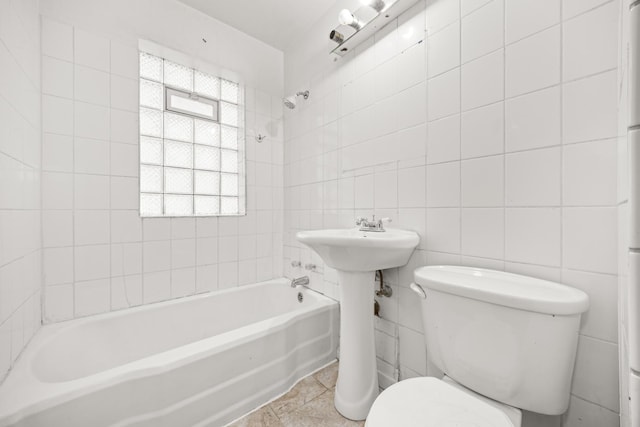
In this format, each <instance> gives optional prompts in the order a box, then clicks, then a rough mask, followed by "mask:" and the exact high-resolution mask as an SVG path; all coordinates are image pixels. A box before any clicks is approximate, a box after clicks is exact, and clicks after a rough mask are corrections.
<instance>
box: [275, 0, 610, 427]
mask: <svg viewBox="0 0 640 427" xmlns="http://www.w3.org/2000/svg"><path fill="white" fill-rule="evenodd" d="M619 7H620V2H619V0H615V1H611V0H610V1H589V2H575V1H569V0H553V1H549V2H546V3H545V5H544V7H541V5H540V4H539V2H535V1H532V0H508V1H502V0H476V1H473V0H467V1H462V2H459V1H457V0H425V1H420V2H418V6H416V7H415V8H413V9H412V11H409V12H407V13H406V14H405V15H404V16H402V17H401V18H399V21H398V22H400V21H402V22H416V21H417V20H419V19H422V18H423V17H424V23H425V28H426V35H425V37H424V40H423V42H422V43H417V41H418V40H416V43H417V44H414V45H413V46H405V47H403V48H400V47H398V46H397V45H396V44H394V43H395V42H394V41H393V40H396V39H397V38H396V37H395V36H394V35H393V33H394V31H395V32H399V31H400V29H399V28H400V27H398V24H396V23H395V22H392V23H391V24H390V25H389V26H388V27H386V28H385V29H384V30H383V31H382V32H380V33H379V34H378V35H376V36H374V37H372V38H371V39H370V40H368V41H367V42H365V43H363V44H362V45H360V46H358V48H357V49H356V51H355V52H351V53H350V54H348V55H346V56H345V57H344V58H342V59H340V60H338V61H337V62H336V63H331V64H330V65H328V64H329V63H328V62H326V61H324V59H325V57H326V52H325V51H324V48H325V46H326V43H321V40H320V35H321V34H324V33H323V31H324V30H325V28H324V27H323V26H322V25H321V24H322V23H323V22H324V21H327V22H328V21H330V20H331V17H329V16H328V17H326V19H325V18H323V20H320V21H319V24H317V28H316V27H314V28H312V29H311V30H310V31H309V35H307V36H305V37H302V38H301V39H300V40H299V41H298V42H297V43H296V44H295V45H294V46H293V47H292V48H291V49H290V50H288V51H287V52H285V74H286V76H287V80H286V84H287V85H288V90H289V91H293V90H294V89H299V87H303V86H305V85H308V84H311V87H312V88H313V87H314V85H315V87H318V88H322V90H318V91H313V90H312V92H311V97H310V98H309V100H308V101H306V102H302V103H300V104H299V106H298V107H297V108H296V109H295V110H293V111H288V110H287V111H285V137H286V139H285V214H284V220H285V235H284V243H285V248H284V251H285V252H284V254H285V271H286V274H287V275H289V276H300V275H302V274H308V275H310V276H311V279H312V285H313V286H314V287H315V288H316V289H318V290H320V291H321V292H324V293H326V294H328V295H330V296H333V297H336V298H337V297H338V286H339V285H338V284H337V283H336V275H335V272H334V271H333V270H331V269H330V268H328V267H326V266H323V265H322V261H321V260H320V258H319V257H318V256H317V255H316V254H315V253H313V252H312V251H310V250H309V249H307V248H306V247H304V246H302V245H300V244H299V243H298V242H297V241H296V240H295V232H296V231H297V230H300V229H308V228H322V227H327V228H328V227H351V226H353V220H354V218H355V217H356V216H362V215H364V216H370V215H372V214H374V213H375V214H376V216H377V217H382V216H389V217H391V218H392V219H393V220H394V223H392V224H395V225H396V226H398V227H403V228H408V229H413V230H416V231H417V232H418V233H419V234H420V235H421V239H422V241H421V243H420V246H419V248H418V250H416V252H415V253H414V255H413V257H412V259H411V261H410V262H409V264H408V265H407V266H405V267H403V268H400V269H394V270H387V271H385V278H386V280H388V282H389V283H390V284H391V285H392V287H393V288H394V296H393V297H392V298H391V299H388V300H387V299H384V300H383V301H380V302H381V306H382V311H381V312H382V317H383V318H384V319H377V321H376V340H377V343H376V351H377V354H378V367H379V377H380V379H381V384H387V385H388V384H390V383H391V382H393V381H394V378H393V372H394V371H393V369H394V368H399V376H400V378H408V377H411V376H416V375H423V374H424V373H425V372H426V364H425V362H426V361H425V360H424V359H425V354H424V346H423V345H422V343H423V337H422V326H421V324H420V321H419V314H418V313H419V311H418V310H417V308H416V306H415V304H412V302H411V301H413V300H412V296H411V292H410V291H409V290H408V284H409V283H410V281H411V280H412V271H413V269H414V268H416V267H419V266H421V265H425V264H438V263H452V264H461V263H462V264H467V265H473V266H480V267H489V268H497V269H501V270H507V271H513V272H518V273H521V274H528V275H532V276H535V277H541V278H545V279H549V280H555V281H561V282H564V283H566V284H568V285H570V286H575V287H577V288H580V289H583V290H584V291H585V292H587V293H588V294H589V295H590V297H591V300H592V309H591V311H590V312H589V313H588V314H587V315H585V316H584V318H583V320H582V325H581V331H580V334H581V335H580V348H579V356H578V363H577V367H576V372H575V377H574V385H573V389H572V398H571V407H570V409H569V412H568V413H567V414H566V415H565V416H564V417H545V416H540V415H535V414H528V413H527V414H525V426H547V427H549V426H560V425H563V426H571V427H573V426H578V425H589V426H592V425H593V426H596V425H597V426H601V427H609V426H618V417H617V414H616V412H617V411H618V380H617V305H616V304H617V303H616V301H617V295H618V293H617V287H616V277H617V274H618V258H617V248H618V238H617V226H618V214H617V208H616V205H617V202H618V200H617V195H616V194H617V191H616V187H617V180H618V169H619V164H618V162H619V160H618V152H619V151H618V149H619V147H618V144H617V136H618V119H619V113H618V99H619V95H618V93H619V92H618V74H619V65H618V58H619V54H618V53H617V52H618V51H619V50H618V40H617V37H618V36H617V35H616V34H618V32H619V28H620V27H619V23H618V11H619ZM416 28H418V29H420V28H422V24H420V25H417V26H416ZM587 28H591V29H592V33H590V34H585V32H586V31H588V30H587ZM316 33H318V34H319V35H316ZM591 44H592V45H591ZM313 46H318V51H311V52H310V51H309V50H310V47H313ZM320 46H322V50H320ZM394 46H396V47H395V48H394ZM393 49H395V51H393ZM301 52H304V54H302V53H301ZM381 52H382V53H381ZM408 53H410V55H408ZM309 58H312V59H309ZM309 61H311V62H310V63H309ZM400 64H403V65H402V66H400ZM424 64H426V69H425V65H424ZM400 67H402V68H410V69H412V72H413V73H412V74H411V85H409V86H407V85H405V77H400V75H399V69H400ZM417 70H418V71H424V74H423V75H422V76H419V75H418V73H417ZM425 86H426V90H425V89H424V87H425ZM405 87H406V89H405ZM419 97H423V100H426V110H425V109H423V107H422V104H421V103H420V100H419ZM394 99H398V100H402V102H395V103H394V102H393V100H394ZM336 104H337V105H339V108H338V109H337V111H335V110H336ZM392 107H393V108H392ZM421 126H426V133H424V132H416V133H415V134H414V135H415V136H414V137H412V138H411V139H410V140H405V139H404V138H402V136H403V135H406V134H407V133H408V132H410V131H411V130H413V129H420V128H421ZM336 128H337V129H338V134H337V144H336V143H335V136H332V140H331V145H330V146H323V145H322V143H318V142H317V141H318V139H317V138H318V135H323V133H325V132H328V130H329V129H334V131H333V133H332V135H335V129H336ZM319 138H321V139H322V137H319ZM311 141H315V142H311ZM319 188H321V189H322V192H321V193H320V194H321V195H322V196H323V197H318V196H317V194H318V189H319ZM296 260H300V261H302V262H303V264H304V263H305V262H307V261H309V260H312V261H313V262H314V263H316V264H318V265H319V266H320V267H319V269H318V271H316V272H309V271H306V270H304V269H300V268H292V267H291V266H290V262H291V261H296ZM378 299H380V298H378ZM396 348H397V349H398V350H399V358H398V359H396V357H395V356H393V355H394V351H395V349H396ZM595 371H598V373H597V374H595ZM589 372H591V374H590V373H589Z"/></svg>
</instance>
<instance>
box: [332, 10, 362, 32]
mask: <svg viewBox="0 0 640 427" xmlns="http://www.w3.org/2000/svg"><path fill="white" fill-rule="evenodd" d="M338 22H340V24H341V25H348V26H350V27H352V28H355V29H356V30H359V29H360V28H362V24H361V23H360V21H358V19H357V18H356V17H355V16H354V15H353V13H351V11H350V10H349V9H342V10H341V11H340V13H339V14H338Z"/></svg>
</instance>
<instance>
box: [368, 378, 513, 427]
mask: <svg viewBox="0 0 640 427" xmlns="http://www.w3.org/2000/svg"><path fill="white" fill-rule="evenodd" d="M521 424H522V412H521V411H520V410H519V409H517V408H514V407H512V406H509V405H505V404H502V403H500V402H496V401H495V400H491V399H487V398H486V397H484V396H481V395H479V394H477V393H474V392H473V391H471V390H469V389H467V388H465V387H463V386H461V385H459V384H458V383H456V382H455V381H453V380H452V379H451V378H448V377H446V376H445V377H444V378H443V379H437V378H434V377H423V378H411V379H408V380H404V381H400V382H399V383H396V384H394V385H392V386H391V387H389V388H387V389H386V390H385V391H383V392H382V393H381V394H380V396H378V398H377V399H376V401H375V402H374V403H373V406H372V407H371V410H370V411H369V415H368V416H367V421H366V423H365V427H388V426H394V427H415V426H427V427H431V426H433V427H446V426H452V427H453V426H455V427H467V426H468V427H521Z"/></svg>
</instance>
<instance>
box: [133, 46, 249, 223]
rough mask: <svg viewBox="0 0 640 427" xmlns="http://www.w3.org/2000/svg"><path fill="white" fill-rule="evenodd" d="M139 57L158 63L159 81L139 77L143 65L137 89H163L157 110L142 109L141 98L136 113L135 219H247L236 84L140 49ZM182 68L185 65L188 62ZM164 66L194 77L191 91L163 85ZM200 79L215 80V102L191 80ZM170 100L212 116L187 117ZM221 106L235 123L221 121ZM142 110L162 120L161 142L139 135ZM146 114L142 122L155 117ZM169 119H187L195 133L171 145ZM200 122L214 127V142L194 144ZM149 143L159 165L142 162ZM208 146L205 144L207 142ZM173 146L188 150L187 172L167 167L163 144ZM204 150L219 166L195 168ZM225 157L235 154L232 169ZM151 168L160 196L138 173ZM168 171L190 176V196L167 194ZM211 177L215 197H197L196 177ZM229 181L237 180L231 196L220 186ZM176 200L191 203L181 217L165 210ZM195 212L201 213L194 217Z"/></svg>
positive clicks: (242, 135) (241, 93) (153, 77)
mask: <svg viewBox="0 0 640 427" xmlns="http://www.w3.org/2000/svg"><path fill="white" fill-rule="evenodd" d="M139 55H140V60H141V61H142V60H143V58H145V55H147V56H148V57H152V58H153V60H154V61H159V62H160V66H159V67H160V68H159V70H160V74H159V75H158V74H157V73H155V72H154V74H150V73H149V72H144V73H143V70H142V62H141V68H140V72H139V74H138V81H139V82H140V84H142V83H143V82H150V83H154V84H157V85H160V86H161V87H162V95H161V96H162V98H161V99H162V106H161V107H160V103H155V104H154V105H151V104H146V103H145V104H143V103H142V98H141V99H140V102H139V111H140V126H139V129H138V138H139V147H140V157H139V162H138V163H139V168H140V175H139V184H140V185H139V187H138V193H139V201H140V204H139V209H138V212H139V215H140V216H141V217H142V218H172V217H188V218H194V217H196V218H197V217H224V216H243V215H246V214H247V188H246V185H247V177H246V136H245V107H244V87H243V85H242V84H241V83H240V82H239V81H238V80H237V79H232V80H230V79H228V78H225V77H221V76H220V75H219V74H217V73H215V72H214V73H211V72H209V73H206V72H204V71H201V70H200V69H199V68H196V67H193V66H186V65H182V64H181V63H180V62H176V61H173V60H172V59H170V58H167V57H166V56H164V55H157V54H154V53H151V52H148V51H147V50H142V49H141V50H140V51H139ZM186 62H187V63H188V62H189V61H186ZM167 63H170V64H171V65H176V64H177V65H178V66H181V67H184V68H187V69H188V70H189V71H190V72H191V73H193V78H194V80H192V82H193V83H192V86H191V90H189V89H187V88H186V87H184V88H178V87H175V86H174V85H171V84H167V83H166V82H165V80H166V78H167V77H166V76H167V75H166V70H165V67H166V66H167ZM205 68H206V67H205ZM147 70H152V71H153V69H149V68H147ZM198 76H204V78H205V79H206V78H210V79H214V80H217V83H215V85H217V90H215V88H216V86H215V85H214V86H213V88H214V89H213V90H212V91H211V95H215V96H216V97H217V98H214V97H213V96H207V95H203V94H202V92H201V91H200V90H199V88H198V86H197V84H196V81H197V80H195V79H197V78H198ZM223 85H226V88H227V90H232V91H233V92H226V95H225V92H224V89H223V88H224V87H225V86H223ZM141 87H142V86H141ZM229 88H231V89H229ZM157 90H160V88H158V89H157ZM141 94H142V92H141ZM172 96H178V97H180V98H184V99H189V100H195V101H198V102H201V103H203V104H206V105H210V106H212V107H213V111H212V112H213V114H212V115H206V114H199V113H198V112H192V111H188V110H185V109H181V108H179V107H176V106H175V105H173V103H172V102H171V98H172ZM147 99H149V98H147ZM156 99H157V98H156ZM223 103H224V104H230V105H232V106H234V108H235V109H236V111H237V116H235V118H234V117H233V116H227V118H226V119H225V116H224V115H223V114H222V113H223V111H222V104H223ZM143 110H145V111H146V110H151V111H155V112H156V113H154V115H155V114H157V113H159V116H160V120H161V121H162V122H163V123H162V125H161V127H160V132H159V134H160V135H159V136H157V135H156V132H155V131H154V132H152V133H147V132H148V131H147V130H145V132H144V133H143V129H142V117H143ZM146 114H147V116H146V117H153V116H148V113H146ZM167 114H169V115H175V116H183V117H186V118H188V119H189V120H190V122H191V126H193V128H192V132H193V133H192V134H190V136H188V137H185V138H184V139H182V138H180V139H175V138H176V136H175V135H177V134H175V133H174V134H173V135H168V134H167V126H166V120H167V117H168V116H167ZM223 119H224V123H223ZM198 121H200V122H201V123H202V122H210V123H212V124H215V127H214V128H212V130H213V132H214V136H213V137H212V139H209V138H206V140H202V139H200V140H199V139H198V136H197V132H198V128H197V126H198V124H197V123H198ZM225 128H230V129H231V130H233V134H232V135H235V136H233V137H231V139H227V140H225V139H224V138H225V133H224V132H223V131H224V129H225ZM146 129H153V128H148V127H146ZM200 129H203V128H202V127H201V128H200ZM204 129H208V126H205V128H204ZM149 132H150V131H149ZM207 132H208V131H207ZM201 135H208V133H207V134H201ZM151 140H157V141H159V142H160V144H161V145H159V147H160V148H159V150H160V152H161V154H160V155H161V158H160V159H158V158H157V157H156V159H157V160H154V161H152V162H150V161H149V160H148V156H147V157H146V158H145V160H144V161H143V154H142V153H143V142H144V141H146V142H144V144H146V145H145V147H146V148H147V149H148V148H149V147H154V146H153V145H150V144H149V142H150V141H151ZM207 140H208V141H209V142H207ZM225 141H226V142H225ZM151 142H153V141H151ZM176 142H177V143H185V144H190V145H191V158H192V162H191V167H182V166H178V165H173V166H172V165H171V163H170V162H168V161H167V157H166V156H167V154H166V153H167V151H166V150H167V146H168V145H167V144H172V143H176ZM198 147H201V148H198ZM202 147H209V148H210V149H211V150H215V151H217V154H216V153H214V152H213V151H212V153H211V154H209V155H213V156H214V157H213V158H211V159H216V158H217V163H216V162H214V163H210V162H211V160H206V162H207V163H209V165H210V166H206V167H205V166H199V167H196V153H197V152H198V150H200V152H203V151H202ZM154 150H155V148H154ZM156 151H158V150H156ZM205 151H209V150H205ZM227 151H233V152H235V163H233V165H232V164H227V165H226V166H225V164H224V163H223V160H222V159H223V153H224V152H227ZM145 153H146V155H148V154H149V153H150V152H149V151H145ZM216 156H217V157H216ZM204 159H205V158H203V160H204ZM207 159H209V157H207ZM155 168H159V173H160V174H161V176H160V180H159V185H160V187H161V190H160V191H156V190H151V189H147V190H143V185H142V183H143V182H145V181H143V173H142V171H143V170H145V171H147V173H148V171H150V170H153V169H155ZM172 169H182V170H184V171H189V172H190V175H191V182H190V189H191V191H190V192H184V193H179V192H177V191H172V192H167V170H172ZM156 170H157V169H156ZM156 173H157V172H156ZM209 174H211V179H213V181H212V183H215V182H217V184H215V185H217V191H212V190H210V191H212V192H211V193H206V194H205V193H203V192H201V191H197V186H198V184H197V176H203V177H204V176H206V175H209ZM215 175H217V180H216V179H215ZM229 175H235V179H233V181H235V183H233V182H232V181H229V180H227V183H229V185H232V187H229V188H228V190H230V192H225V191H224V190H223V183H222V181H223V176H229ZM147 176H149V175H147ZM153 179H154V180H155V179H156V178H153ZM146 182H147V184H150V183H151V184H153V182H154V181H153V180H152V181H146ZM215 185H214V186H215ZM233 187H236V189H235V190H234V189H233ZM147 188H149V187H147ZM212 188H213V187H212ZM174 196H176V197H185V198H186V197H188V198H189V200H190V202H191V206H190V208H187V205H183V206H182V208H183V209H184V213H182V212H180V211H181V210H182V209H177V210H175V208H176V206H173V208H174V209H172V210H170V208H169V206H170V205H167V200H168V198H171V197H174ZM143 199H144V200H145V204H144V205H143ZM224 208H226V209H224ZM199 211H200V212H203V213H198V212H199ZM167 212H170V213H167Z"/></svg>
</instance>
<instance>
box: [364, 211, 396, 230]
mask: <svg viewBox="0 0 640 427" xmlns="http://www.w3.org/2000/svg"><path fill="white" fill-rule="evenodd" d="M385 222H391V218H382V219H379V220H377V221H376V216H375V215H374V216H373V219H372V220H371V221H369V220H368V219H367V218H364V217H360V218H357V219H356V225H358V226H360V231H376V232H381V231H386V230H385V229H384V223H385Z"/></svg>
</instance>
